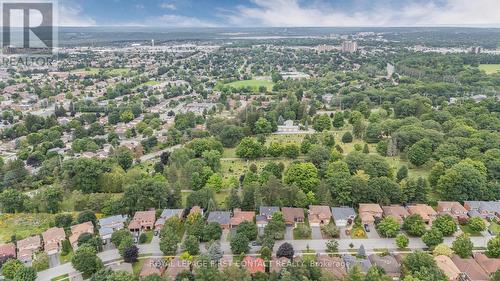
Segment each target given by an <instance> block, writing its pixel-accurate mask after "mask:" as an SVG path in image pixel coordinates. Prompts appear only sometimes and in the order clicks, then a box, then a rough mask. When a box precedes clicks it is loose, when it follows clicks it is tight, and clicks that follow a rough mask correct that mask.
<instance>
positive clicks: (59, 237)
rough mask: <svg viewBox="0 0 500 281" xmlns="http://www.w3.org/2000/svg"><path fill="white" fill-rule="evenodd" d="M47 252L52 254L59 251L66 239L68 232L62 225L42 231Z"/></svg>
mask: <svg viewBox="0 0 500 281" xmlns="http://www.w3.org/2000/svg"><path fill="white" fill-rule="evenodd" d="M42 238H43V244H44V246H43V247H44V249H45V252H46V253H47V254H48V255H49V256H50V255H53V254H57V253H59V251H60V250H61V247H62V241H64V240H66V233H65V232H64V229H62V228H60V227H52V228H49V229H47V231H45V232H44V233H42Z"/></svg>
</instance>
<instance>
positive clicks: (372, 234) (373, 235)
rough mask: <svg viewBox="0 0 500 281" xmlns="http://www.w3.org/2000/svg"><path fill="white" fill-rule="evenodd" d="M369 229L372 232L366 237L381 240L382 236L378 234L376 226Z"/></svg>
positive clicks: (371, 225) (367, 233)
mask: <svg viewBox="0 0 500 281" xmlns="http://www.w3.org/2000/svg"><path fill="white" fill-rule="evenodd" d="M368 228H369V229H370V232H368V231H366V236H367V237H368V238H371V239H379V238H380V235H378V233H377V229H376V228H375V225H374V224H370V225H368Z"/></svg>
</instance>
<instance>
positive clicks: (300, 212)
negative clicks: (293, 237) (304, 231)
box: [281, 207, 305, 224]
mask: <svg viewBox="0 0 500 281" xmlns="http://www.w3.org/2000/svg"><path fill="white" fill-rule="evenodd" d="M281 212H282V213H283V219H284V220H285V222H286V223H289V224H290V223H294V222H295V221H297V220H301V221H304V219H305V217H304V209H302V208H292V207H283V208H281Z"/></svg>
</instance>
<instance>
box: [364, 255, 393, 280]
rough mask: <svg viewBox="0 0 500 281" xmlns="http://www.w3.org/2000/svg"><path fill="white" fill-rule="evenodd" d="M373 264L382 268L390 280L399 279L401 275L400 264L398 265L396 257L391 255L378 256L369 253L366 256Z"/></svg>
mask: <svg viewBox="0 0 500 281" xmlns="http://www.w3.org/2000/svg"><path fill="white" fill-rule="evenodd" d="M368 260H370V262H371V264H372V265H373V266H378V267H380V268H382V269H383V270H384V271H385V273H386V274H387V275H389V276H390V277H391V278H392V280H399V279H400V277H401V266H400V265H399V263H398V261H397V260H396V258H394V257H393V256H391V255H386V256H383V257H381V256H379V255H377V254H371V255H369V256H368Z"/></svg>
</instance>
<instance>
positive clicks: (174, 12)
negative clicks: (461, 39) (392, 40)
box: [59, 0, 500, 27]
mask: <svg viewBox="0 0 500 281" xmlns="http://www.w3.org/2000/svg"><path fill="white" fill-rule="evenodd" d="M59 8H60V16H59V25H60V26H162V27H313V26H314V27H335V26H339V27H342V26H352V27H358V26H366V27H369V26H376V27H393V26H409V27H412V26H463V27H500V16H498V11H500V1H498V0H476V1H467V0H311V1H307V0H148V1H145V0H143V1H141V0H104V1H103V0H84V1H82V0H64V1H59Z"/></svg>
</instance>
